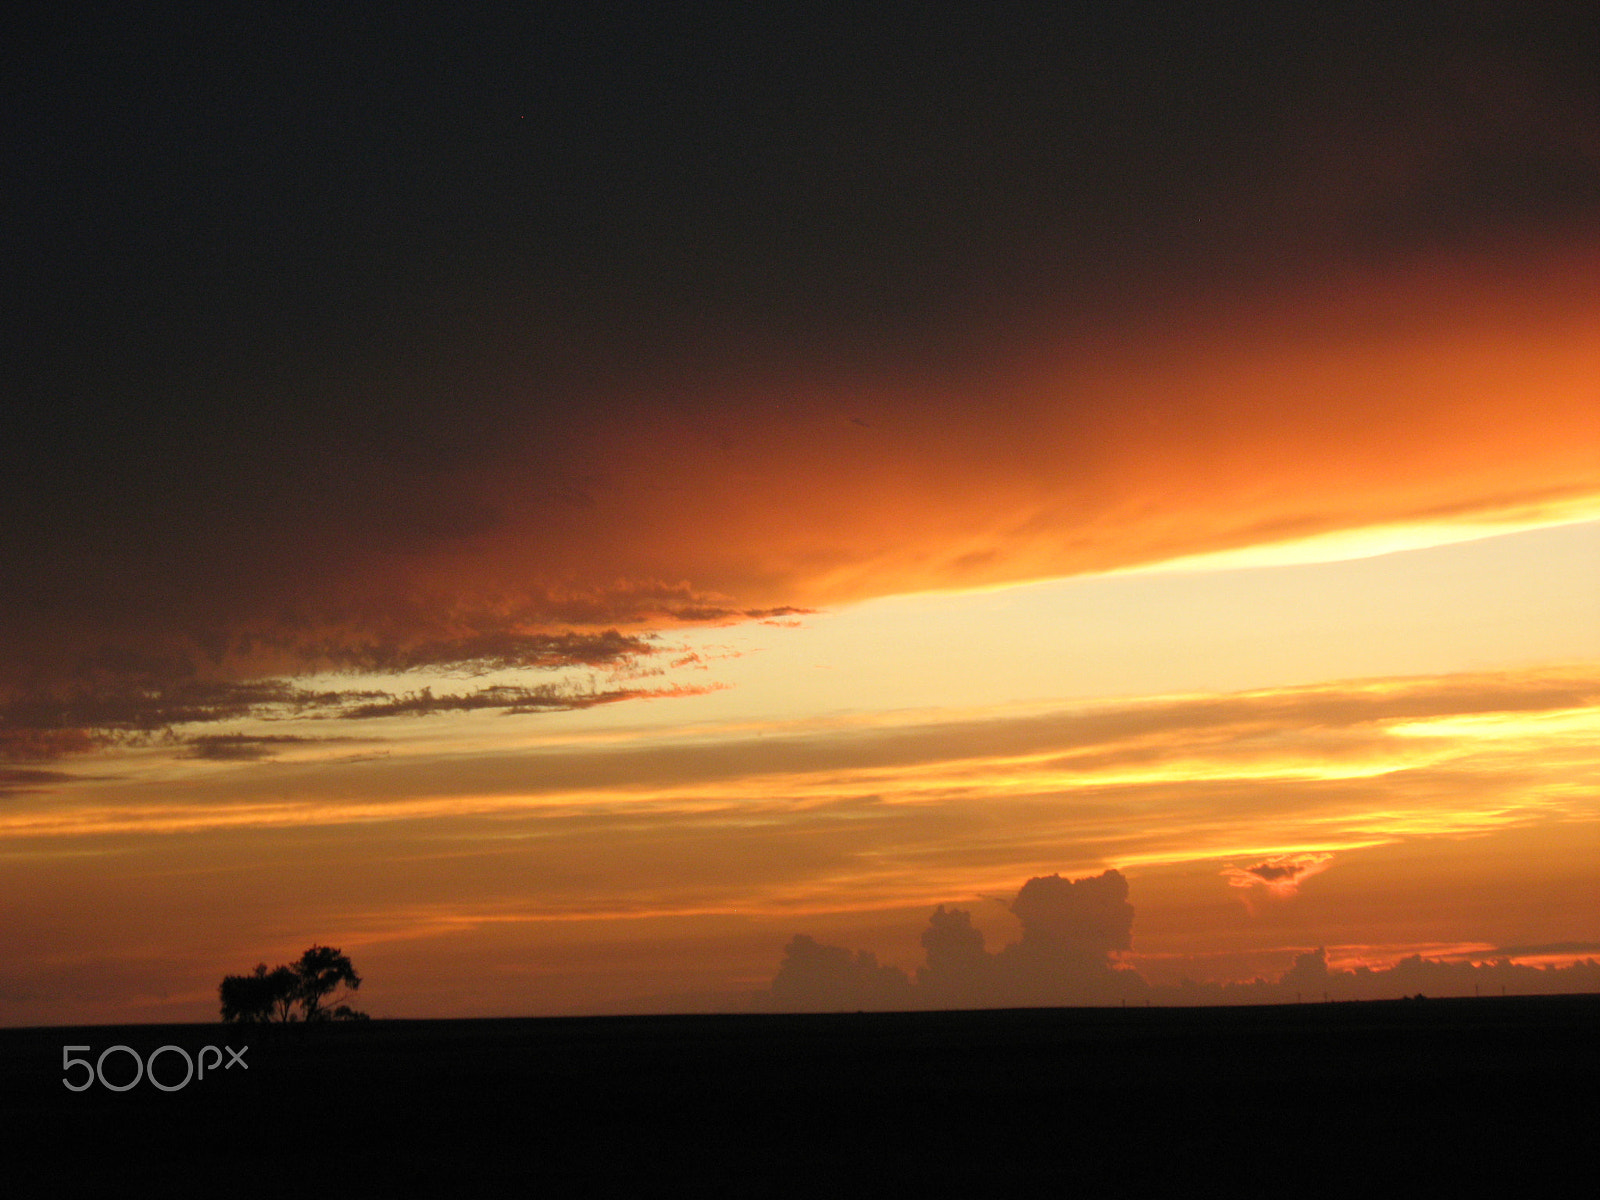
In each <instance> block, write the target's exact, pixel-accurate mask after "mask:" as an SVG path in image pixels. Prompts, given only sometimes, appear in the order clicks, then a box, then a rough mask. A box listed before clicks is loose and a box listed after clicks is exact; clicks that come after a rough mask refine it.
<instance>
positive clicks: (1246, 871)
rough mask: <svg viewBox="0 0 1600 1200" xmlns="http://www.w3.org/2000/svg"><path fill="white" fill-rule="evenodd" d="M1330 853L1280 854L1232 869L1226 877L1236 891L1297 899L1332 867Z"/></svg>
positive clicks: (1226, 870)
mask: <svg viewBox="0 0 1600 1200" xmlns="http://www.w3.org/2000/svg"><path fill="white" fill-rule="evenodd" d="M1332 860H1333V855H1332V854H1329V853H1325V852H1324V853H1305V854H1280V855H1277V856H1275V857H1273V858H1269V859H1266V860H1265V861H1263V862H1259V863H1256V864H1255V865H1254V866H1251V867H1235V866H1228V867H1225V868H1224V869H1223V872H1222V874H1223V876H1224V878H1226V879H1227V881H1228V883H1229V884H1230V885H1231V886H1233V887H1236V888H1262V889H1264V890H1265V891H1266V892H1267V893H1269V894H1270V895H1272V896H1276V897H1278V898H1280V899H1282V898H1287V897H1289V896H1293V895H1294V894H1295V893H1296V892H1297V891H1299V890H1300V885H1301V884H1302V883H1304V882H1305V881H1306V880H1307V879H1309V878H1311V876H1313V875H1318V874H1321V873H1322V872H1323V871H1326V870H1327V869H1328V867H1329V866H1330V865H1331V863H1332Z"/></svg>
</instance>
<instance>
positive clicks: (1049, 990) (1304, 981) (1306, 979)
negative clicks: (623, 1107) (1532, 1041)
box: [768, 864, 1600, 1011]
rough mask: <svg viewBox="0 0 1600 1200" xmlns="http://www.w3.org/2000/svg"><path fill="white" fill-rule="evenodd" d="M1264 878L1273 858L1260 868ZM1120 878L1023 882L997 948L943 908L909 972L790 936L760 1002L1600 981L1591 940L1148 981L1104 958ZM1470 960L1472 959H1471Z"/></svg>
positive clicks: (977, 1004)
mask: <svg viewBox="0 0 1600 1200" xmlns="http://www.w3.org/2000/svg"><path fill="white" fill-rule="evenodd" d="M1267 866H1268V868H1269V870H1268V875H1269V876H1275V875H1277V865H1276V864H1267ZM1127 896H1128V882H1127V880H1126V878H1124V877H1123V875H1122V874H1121V873H1120V872H1118V871H1115V870H1108V871H1105V872H1102V873H1101V874H1100V875H1096V876H1092V877H1088V878H1083V879H1077V880H1065V879H1062V878H1061V877H1060V876H1059V875H1050V876H1037V877H1035V878H1033V879H1030V880H1028V882H1027V883H1025V884H1023V886H1022V888H1021V889H1020V890H1019V891H1018V893H1017V895H1016V897H1015V898H1014V899H1013V900H1012V901H1011V903H1010V905H1009V906H1008V907H1009V908H1010V910H1011V912H1012V913H1013V915H1015V916H1016V917H1017V918H1018V920H1019V921H1021V922H1022V927H1023V928H1022V936H1021V938H1020V939H1019V940H1018V941H1016V942H1012V943H1011V944H1009V945H1007V946H1006V947H1004V948H1003V949H1002V950H1000V951H999V952H998V953H993V954H991V953H989V952H987V951H986V950H985V949H984V944H983V943H984V938H983V934H982V933H981V932H980V931H979V930H977V929H976V928H975V927H974V926H973V925H972V920H971V914H970V913H968V912H966V911H964V910H962V909H957V908H946V907H945V906H944V905H942V904H941V905H939V906H938V907H937V908H936V909H935V910H934V911H933V913H932V914H931V915H930V917H929V920H928V927H927V928H926V929H925V930H924V931H923V934H922V946H923V949H924V951H925V953H926V961H925V963H924V965H923V966H921V967H920V968H918V970H917V972H916V975H915V977H914V979H911V978H908V977H907V976H906V975H905V974H904V973H903V972H901V971H899V970H897V969H895V968H893V967H890V966H886V965H882V964H880V963H879V962H878V961H877V958H876V956H875V955H874V954H872V953H871V952H869V951H865V950H861V951H857V952H855V953H854V954H852V953H851V952H850V951H848V950H845V949H843V948H840V947H836V946H826V945H822V944H820V943H818V942H817V941H815V940H814V939H813V938H810V937H807V936H804V935H799V936H796V937H795V938H794V939H793V940H792V941H790V943H789V944H788V946H787V947H786V948H785V956H784V960H783V963H782V965H781V966H780V968H779V971H778V974H777V976H776V977H775V978H774V979H773V982H772V986H771V989H770V991H769V993H768V999H769V1001H770V1003H771V1004H772V1005H774V1006H775V1007H777V1008H779V1009H784V1010H798V1011H842V1010H850V1009H873V1008H891V1009H899V1008H1003V1007H1017V1006H1075V1005H1090V1006H1104V1007H1109V1006H1115V1005H1121V1004H1125V1003H1127V1001H1128V1000H1129V999H1133V1000H1135V1001H1138V1002H1142V1001H1146V1000H1148V1001H1149V1002H1151V1003H1155V1004H1283V1003H1293V1002H1296V1001H1307V1000H1320V999H1324V998H1326V999H1329V1000H1357V999H1360V1000H1381V999H1395V998H1397V997H1400V996H1415V995H1419V994H1421V995H1427V996H1472V995H1489V994H1498V993H1499V992H1501V991H1504V992H1506V993H1508V994H1512V995H1538V994H1549V993H1572V992H1590V991H1594V990H1596V989H1597V988H1600V961H1597V960H1596V959H1595V958H1594V957H1589V958H1581V959H1579V958H1576V957H1575V956H1576V955H1577V954H1579V953H1583V952H1585V951H1588V950H1593V949H1594V948H1595V947H1594V946H1593V945H1590V944H1588V943H1562V944H1560V945H1559V946H1547V947H1523V948H1521V952H1520V954H1519V955H1513V954H1510V953H1497V954H1496V956H1495V957H1494V958H1493V960H1492V961H1488V962H1482V961H1479V962H1470V961H1461V960H1457V961H1449V960H1446V959H1438V958H1432V959H1430V958H1424V957H1423V956H1422V955H1420V954H1412V955H1408V956H1406V957H1404V958H1401V959H1400V960H1399V961H1397V962H1396V963H1395V964H1394V965H1393V966H1392V967H1388V968H1380V969H1377V970H1374V969H1371V968H1368V967H1365V966H1359V967H1356V968H1355V969H1353V970H1335V969H1333V968H1332V967H1330V965H1329V962H1328V954H1327V951H1326V950H1325V949H1324V948H1322V947H1317V948H1316V949H1314V950H1305V951H1299V952H1297V953H1295V955H1294V958H1293V961H1292V963H1291V964H1290V966H1289V968H1288V969H1287V970H1285V971H1284V972H1283V974H1282V975H1280V976H1278V977H1277V978H1276V979H1271V980H1269V979H1262V978H1257V979H1254V980H1251V981H1249V982H1227V983H1196V982H1194V981H1193V980H1189V979H1185V980H1184V981H1183V982H1182V983H1181V984H1179V985H1177V986H1152V985H1150V984H1149V983H1147V982H1146V980H1145V979H1144V978H1143V976H1141V975H1140V974H1139V973H1138V972H1137V971H1135V970H1133V969H1131V968H1128V967H1125V966H1119V965H1117V964H1116V963H1114V962H1113V960H1112V957H1111V956H1112V955H1113V954H1114V953H1115V952H1117V951H1120V950H1127V949H1129V948H1130V947H1131V944H1132V937H1131V933H1132V925H1133V907H1132V905H1131V904H1129V903H1128V900H1127ZM1557 953H1559V954H1561V955H1562V956H1563V957H1566V958H1568V959H1570V960H1571V961H1569V962H1567V963H1565V964H1564V965H1554V964H1546V965H1544V966H1542V967H1541V966H1530V965H1526V964H1522V963H1517V962H1514V961H1512V960H1513V958H1514V957H1519V956H1520V957H1531V958H1537V957H1541V956H1544V955H1547V954H1557ZM1474 957H1477V956H1474Z"/></svg>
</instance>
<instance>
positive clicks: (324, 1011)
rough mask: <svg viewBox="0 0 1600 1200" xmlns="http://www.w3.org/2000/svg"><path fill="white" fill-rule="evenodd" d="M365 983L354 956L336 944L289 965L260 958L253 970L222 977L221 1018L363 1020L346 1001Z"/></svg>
mask: <svg viewBox="0 0 1600 1200" xmlns="http://www.w3.org/2000/svg"><path fill="white" fill-rule="evenodd" d="M360 986H361V976H359V975H357V974H356V970H355V967H354V966H353V965H351V962H350V958H349V956H348V955H346V954H345V953H344V952H343V951H340V950H336V949H334V948H333V947H331V946H312V947H311V948H310V949H309V950H307V951H306V952H305V953H304V954H302V955H301V956H300V958H299V959H298V960H297V961H296V962H294V963H291V964H289V965H288V966H279V967H274V968H273V969H272V970H270V971H269V970H268V969H267V964H266V963H261V964H260V965H259V966H257V967H256V969H255V970H254V971H253V972H252V973H250V974H249V975H227V976H224V977H223V980H222V983H221V984H220V985H219V986H218V988H217V992H218V995H219V997H220V998H221V1000H222V1019H223V1020H224V1021H228V1022H233V1023H237V1024H242V1025H265V1024H286V1023H288V1022H291V1021H305V1022H313V1021H349V1020H364V1019H365V1018H366V1014H365V1013H362V1012H357V1011H356V1010H355V1009H353V1008H351V1007H350V1006H349V1005H348V1004H345V1003H342V1001H343V1000H344V999H345V998H346V997H347V996H348V995H349V993H350V992H353V991H355V990H356V989H357V988H359V987H360Z"/></svg>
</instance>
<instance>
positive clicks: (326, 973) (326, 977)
mask: <svg viewBox="0 0 1600 1200" xmlns="http://www.w3.org/2000/svg"><path fill="white" fill-rule="evenodd" d="M292 969H293V971H294V973H295V975H296V976H297V977H298V979H299V980H300V986H299V990H298V999H299V1001H300V1012H301V1015H302V1017H303V1019H304V1020H307V1021H343V1020H349V1019H351V1018H353V1017H355V1016H357V1015H358V1014H357V1013H356V1011H355V1010H354V1009H353V1008H351V1007H350V1006H349V1005H348V1004H338V1005H335V1006H334V1007H331V1008H330V1007H329V1005H331V1004H333V1002H334V1001H336V1000H343V999H345V998H346V992H345V990H344V989H348V990H349V991H352V992H353V991H355V990H356V989H357V988H359V987H360V986H361V976H359V975H357V974H356V971H355V968H354V967H353V966H351V965H350V959H349V958H348V957H347V956H346V955H345V954H343V953H341V952H340V951H338V950H335V949H333V948H332V947H331V946H313V947H311V949H309V950H307V951H306V952H305V953H304V954H302V955H301V956H300V961H299V962H297V963H295V964H294V967H293V968H292Z"/></svg>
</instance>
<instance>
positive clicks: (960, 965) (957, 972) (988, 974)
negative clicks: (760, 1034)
mask: <svg viewBox="0 0 1600 1200" xmlns="http://www.w3.org/2000/svg"><path fill="white" fill-rule="evenodd" d="M1127 896H1128V882H1127V880H1126V879H1125V878H1124V877H1123V876H1122V874H1121V873H1120V872H1118V871H1114V870H1111V871H1104V872H1102V873H1101V874H1099V875H1095V876H1091V877H1088V878H1084V879H1076V880H1068V879H1063V878H1061V876H1059V875H1049V876H1039V877H1036V878H1033V879H1030V880H1028V882H1027V883H1025V884H1023V885H1022V888H1021V890H1019V891H1018V893H1017V895H1016V897H1015V898H1014V899H1013V900H1012V901H1011V903H1010V905H1009V906H1008V907H1009V908H1010V911H1011V912H1012V914H1013V915H1014V916H1015V917H1016V918H1017V919H1018V921H1019V922H1020V923H1021V925H1022V936H1021V938H1020V939H1019V940H1018V941H1016V942H1013V943H1011V944H1010V945H1008V946H1006V947H1004V948H1003V949H1002V950H1000V951H999V952H998V953H996V954H990V953H989V952H987V951H986V950H985V949H984V945H983V940H984V939H983V934H982V932H981V931H979V930H977V929H976V928H974V927H973V925H972V915H971V914H970V913H968V912H966V911H964V910H962V909H954V908H953V909H948V910H947V909H946V908H945V907H944V906H943V905H940V906H938V908H936V909H935V910H934V912H933V915H932V916H931V917H930V918H929V920H928V928H927V929H926V930H925V931H924V932H923V934H922V946H923V949H924V950H925V952H926V961H925V963H924V965H923V966H922V967H920V968H919V969H918V970H917V973H916V977H915V982H912V981H911V980H909V979H908V978H907V977H906V976H905V975H904V974H903V973H901V972H899V971H898V970H894V969H893V968H889V967H884V966H880V965H879V964H878V962H877V959H876V958H875V957H874V956H873V955H871V954H869V953H868V952H866V951H860V952H858V953H857V954H856V955H855V957H853V958H852V957H851V956H850V954H849V952H848V951H845V950H842V949H839V948H837V947H830V946H821V945H818V944H817V943H816V942H815V941H814V940H813V939H811V938H809V937H805V936H803V935H801V936H797V937H796V938H795V939H794V940H793V941H792V942H790V943H789V946H788V947H787V948H786V950H785V958H784V962H783V964H782V966H781V967H780V968H779V971H778V974H777V976H776V977H775V978H774V979H773V982H772V989H771V996H772V1000H773V1002H774V1003H775V1004H776V1005H777V1006H778V1007H780V1008H785V1009H791V1008H792V1009H805V1010H828V1009H835V1010H837V1009H850V1008H861V1009H869V1008H883V1007H900V1008H905V1007H916V1008H962V1007H966V1008H978V1007H1008V1006H1017V1005H1045V1004H1110V1003H1117V1002H1119V1001H1120V1000H1123V999H1126V997H1127V996H1128V995H1130V994H1140V993H1142V992H1143V991H1144V989H1145V984H1144V981H1143V980H1142V979H1141V978H1139V977H1138V976H1137V975H1136V974H1135V973H1133V972H1131V971H1128V970H1124V969H1117V968H1115V967H1114V966H1113V964H1112V962H1111V957H1110V956H1111V955H1112V953H1113V952H1115V951H1119V950H1126V949H1128V948H1129V947H1130V945H1131V931H1132V927H1133V906H1132V905H1131V904H1129V903H1128V901H1127Z"/></svg>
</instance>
